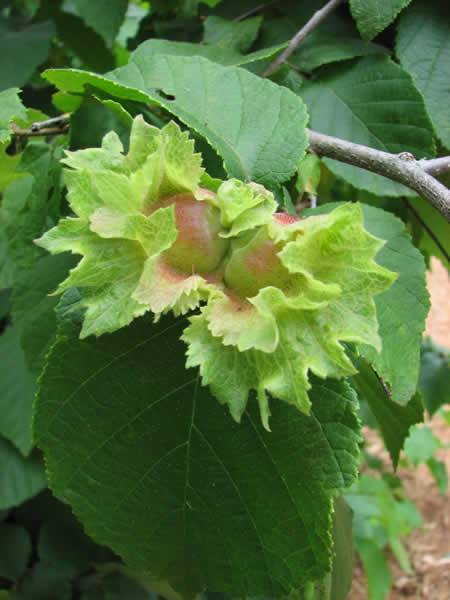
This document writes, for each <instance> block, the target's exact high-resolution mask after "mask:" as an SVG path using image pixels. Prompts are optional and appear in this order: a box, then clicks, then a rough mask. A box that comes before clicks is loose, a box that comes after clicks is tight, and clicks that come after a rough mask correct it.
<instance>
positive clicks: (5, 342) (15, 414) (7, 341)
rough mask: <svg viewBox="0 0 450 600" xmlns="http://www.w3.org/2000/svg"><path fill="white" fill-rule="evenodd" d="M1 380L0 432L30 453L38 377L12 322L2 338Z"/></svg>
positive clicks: (0, 347) (21, 449)
mask: <svg viewBox="0 0 450 600" xmlns="http://www.w3.org/2000/svg"><path fill="white" fill-rule="evenodd" d="M0 380H1V382H2V388H1V392H0V413H1V415H2V417H1V419H0V434H2V435H3V436H5V438H7V439H8V440H9V441H10V442H12V443H13V444H14V445H15V446H16V447H17V448H18V449H19V450H20V451H21V452H22V454H24V455H27V454H29V452H30V450H31V448H32V441H31V406H32V403H33V397H34V392H35V376H34V374H33V373H32V372H31V370H30V368H29V366H28V365H27V362H26V359H25V354H24V352H23V350H22V347H21V343H20V330H19V327H18V326H17V325H13V326H11V325H10V326H9V327H8V328H7V329H6V330H5V331H4V332H3V334H2V335H1V337H0Z"/></svg>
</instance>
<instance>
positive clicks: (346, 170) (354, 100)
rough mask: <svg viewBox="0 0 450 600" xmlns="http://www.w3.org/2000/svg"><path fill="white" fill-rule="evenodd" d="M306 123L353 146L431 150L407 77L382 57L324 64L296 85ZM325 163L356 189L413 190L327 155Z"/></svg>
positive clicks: (421, 106)
mask: <svg viewBox="0 0 450 600" xmlns="http://www.w3.org/2000/svg"><path fill="white" fill-rule="evenodd" d="M301 95H302V98H303V99H304V100H305V102H306V104H307V106H308V110H309V112H310V116H311V127H312V129H316V130H317V131H320V132H321V133H326V134H328V135H333V136H336V137H340V138H343V139H346V140H349V141H352V142H356V143H358V144H363V145H365V146H370V147H372V148H377V149H379V150H384V151H386V152H392V153H394V154H395V153H399V152H404V151H409V152H411V153H412V154H414V156H416V157H417V158H420V157H423V156H431V155H433V154H434V145H433V135H432V131H431V124H430V122H429V120H428V117H427V114H426V112H425V106H424V103H423V99H422V97H421V95H420V94H419V92H418V91H417V90H416V88H415V87H414V85H413V82H412V81H411V78H410V77H409V75H408V74H407V73H405V72H404V71H403V70H402V69H401V67H399V66H398V65H396V64H395V63H394V62H392V61H391V60H389V59H388V58H386V57H377V58H365V59H361V60H359V61H357V62H355V63H350V64H348V65H340V66H334V67H333V68H329V69H328V70H327V72H326V74H325V75H324V76H323V77H321V78H320V79H319V80H311V81H309V82H308V83H305V84H304V86H303V87H302V88H301ZM324 162H325V164H326V165H327V166H328V167H329V169H330V170H331V171H332V172H333V173H334V174H335V175H337V176H339V177H342V178H343V179H344V180H345V181H347V182H348V183H351V184H352V185H353V186H355V187H356V188H360V189H363V190H367V191H369V192H371V193H373V194H377V195H380V196H383V195H387V196H405V195H411V194H413V192H411V191H410V190H408V189H407V188H405V187H404V186H402V185H400V184H398V183H396V182H394V181H391V180H388V179H386V178H384V177H381V176H380V175H376V174H374V173H370V172H369V171H365V170H363V169H360V168H358V167H353V166H350V165H344V164H342V163H339V162H337V161H334V160H331V159H328V158H326V159H324Z"/></svg>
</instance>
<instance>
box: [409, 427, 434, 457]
mask: <svg viewBox="0 0 450 600" xmlns="http://www.w3.org/2000/svg"><path fill="white" fill-rule="evenodd" d="M440 447H441V442H440V440H439V439H438V438H437V437H436V436H435V435H434V434H433V432H432V431H431V429H430V428H429V427H425V426H422V427H414V428H413V429H412V430H411V433H410V434H409V437H408V439H407V440H406V442H405V454H406V456H407V457H408V458H409V460H410V461H411V462H412V463H413V464H414V465H419V464H421V463H426V462H427V461H428V460H430V458H433V456H434V455H435V453H436V451H437V450H438V448H440Z"/></svg>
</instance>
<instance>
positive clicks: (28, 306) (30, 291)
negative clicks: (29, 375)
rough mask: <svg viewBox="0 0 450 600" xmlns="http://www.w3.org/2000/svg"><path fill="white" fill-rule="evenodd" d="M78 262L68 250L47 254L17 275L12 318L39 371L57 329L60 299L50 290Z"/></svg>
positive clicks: (33, 368)
mask: <svg viewBox="0 0 450 600" xmlns="http://www.w3.org/2000/svg"><path fill="white" fill-rule="evenodd" d="M75 262H76V261H75V260H74V259H73V258H72V257H71V256H70V255H68V254H63V255H62V256H48V255H46V256H43V257H40V258H39V259H38V260H37V261H36V263H35V264H34V265H33V266H32V267H30V268H28V269H21V271H20V273H19V274H18V276H17V279H16V282H15V286H14V290H13V294H12V298H11V303H12V318H13V322H14V324H15V325H14V326H15V327H16V328H17V329H18V330H19V332H20V341H21V345H22V348H23V351H24V353H25V357H26V361H27V364H28V366H29V368H30V369H31V371H32V372H33V373H34V374H35V375H39V373H40V371H41V369H42V366H43V363H44V358H45V355H46V354H47V352H48V350H49V348H50V344H51V343H52V341H53V338H54V335H55V331H56V316H55V307H56V305H57V302H58V299H57V298H55V297H54V296H50V294H51V293H52V292H53V291H54V290H55V288H56V287H57V285H58V284H59V283H60V282H61V281H62V280H63V279H64V278H65V277H66V276H67V273H68V271H69V268H70V267H72V266H74V264H75Z"/></svg>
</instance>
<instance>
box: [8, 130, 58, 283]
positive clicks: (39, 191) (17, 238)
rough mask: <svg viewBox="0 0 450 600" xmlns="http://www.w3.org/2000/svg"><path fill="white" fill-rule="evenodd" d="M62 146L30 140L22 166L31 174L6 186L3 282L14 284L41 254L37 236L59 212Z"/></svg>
mask: <svg viewBox="0 0 450 600" xmlns="http://www.w3.org/2000/svg"><path fill="white" fill-rule="evenodd" d="M60 156H61V150H60V148H58V147H57V146H53V145H49V144H46V143H44V142H33V143H28V145H27V147H26V148H25V150H24V152H23V154H22V158H21V162H20V170H21V171H24V172H28V173H31V174H28V175H26V176H25V177H23V178H21V179H19V180H17V181H14V182H13V183H12V184H11V185H10V186H8V188H7V189H6V190H5V192H4V194H3V197H2V203H1V206H0V286H1V287H5V288H7V287H12V285H13V283H14V281H15V279H16V277H17V276H19V275H20V273H21V272H22V270H24V269H27V268H30V267H32V266H33V265H34V264H35V261H36V260H37V258H38V257H39V256H40V255H42V250H40V249H39V248H38V247H37V246H36V245H35V244H34V241H33V240H34V239H35V238H36V237H39V236H40V235H42V233H43V232H44V231H45V230H46V229H48V227H49V225H50V224H52V223H53V222H55V220H56V219H57V218H58V216H59V202H60V196H61V180H60V176H61V165H60V163H59V158H60Z"/></svg>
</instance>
